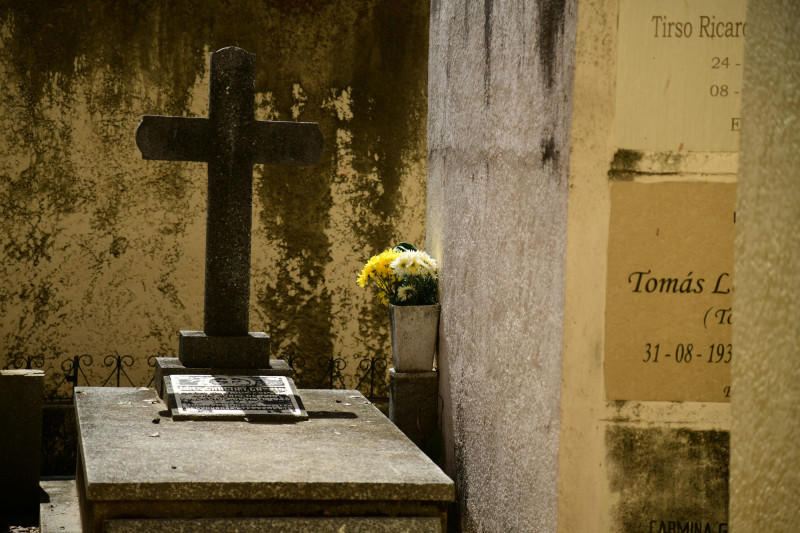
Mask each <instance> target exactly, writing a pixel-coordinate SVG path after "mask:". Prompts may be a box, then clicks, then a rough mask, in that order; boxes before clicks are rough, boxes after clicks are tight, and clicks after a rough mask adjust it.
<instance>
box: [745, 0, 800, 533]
mask: <svg viewBox="0 0 800 533" xmlns="http://www.w3.org/2000/svg"><path fill="white" fill-rule="evenodd" d="M747 23H748V24H749V25H750V33H749V34H748V37H747V42H746V44H745V71H744V86H743V93H742V94H743V96H742V121H743V124H744V126H743V129H742V139H741V152H742V165H741V169H740V172H739V198H738V201H739V205H738V213H739V215H740V220H741V222H740V223H738V224H737V230H738V232H737V236H736V264H735V270H736V277H737V281H736V292H735V293H734V305H735V307H736V313H737V315H736V321H735V322H734V328H733V335H734V342H735V343H736V350H737V359H736V364H735V365H734V366H733V389H734V395H733V399H732V400H731V402H732V411H733V423H732V428H731V531H734V532H736V533H744V532H747V531H794V530H796V529H797V524H798V523H800V505H798V502H800V469H798V465H800V449H799V448H798V446H797V442H798V440H799V439H800V358H798V355H797V344H798V341H800V327H798V321H797V319H798V316H800V303H799V302H798V297H797V294H798V291H797V281H798V279H800V234H798V231H797V227H798V225H800V174H798V168H800V48H798V46H797V43H798V41H800V6H798V4H797V3H796V2H780V1H772V2H749V3H748V11H747Z"/></svg>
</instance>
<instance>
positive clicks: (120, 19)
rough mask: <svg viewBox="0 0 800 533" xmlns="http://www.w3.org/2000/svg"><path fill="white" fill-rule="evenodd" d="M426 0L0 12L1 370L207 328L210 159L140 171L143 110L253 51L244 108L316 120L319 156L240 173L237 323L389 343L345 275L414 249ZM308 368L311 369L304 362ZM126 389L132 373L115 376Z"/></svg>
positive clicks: (70, 5) (335, 342) (277, 336)
mask: <svg viewBox="0 0 800 533" xmlns="http://www.w3.org/2000/svg"><path fill="white" fill-rule="evenodd" d="M427 31H428V2H427V1H423V0H419V1H413V2H402V3H400V2H382V1H378V0H375V1H366V2H350V1H348V0H336V1H334V0H331V1H322V0H318V1H308V2H306V1H297V0H282V1H278V0H275V1H271V2H262V1H257V0H236V1H233V2H223V3H220V2H211V1H209V2H189V1H188V0H179V1H173V0H149V1H144V2H105V1H102V0H73V1H70V2H56V3H53V2H45V1H30V2H2V3H0V79H2V81H3V90H2V91H1V92H0V250H2V251H1V252H0V253H2V264H1V265H0V332H2V333H0V366H5V365H6V364H8V362H9V361H10V358H11V357H15V356H17V355H19V356H23V357H27V356H36V355H44V356H45V358H46V364H45V369H47V370H48V384H49V386H51V387H52V386H53V385H54V384H55V381H57V380H59V379H60V377H61V376H59V375H57V373H58V372H60V371H61V369H60V368H59V367H58V364H59V362H60V361H62V360H64V359H65V358H66V357H68V356H73V355H77V354H81V353H89V354H93V355H94V356H95V361H94V364H93V366H92V367H91V369H90V370H89V377H90V379H91V380H92V382H93V383H98V380H100V381H102V379H103V378H104V376H105V375H107V374H108V369H106V368H104V367H102V363H103V361H102V358H99V359H100V360H98V357H97V356H98V355H105V354H119V355H124V354H130V355H132V356H134V360H135V363H134V364H133V366H132V367H131V368H127V367H126V371H127V372H128V373H129V374H131V377H132V379H133V381H134V382H136V384H137V385H138V384H140V383H144V382H146V381H147V379H149V376H148V375H149V374H150V373H151V370H150V369H149V368H148V367H147V366H146V357H147V356H148V355H154V354H159V355H170V354H173V353H174V352H175V351H176V349H177V345H176V343H177V332H178V330H179V329H200V328H201V327H202V305H203V303H202V302H203V300H202V294H203V254H204V231H205V191H206V165H205V164H202V163H171V162H145V161H142V160H141V156H140V154H139V152H138V150H137V149H136V146H135V144H134V131H135V128H136V126H137V124H138V122H139V120H140V117H141V115H142V114H169V115H188V116H207V113H208V97H207V92H208V59H209V58H208V55H209V52H211V51H213V50H216V49H218V48H222V47H224V46H229V45H237V46H240V47H242V48H245V49H246V50H248V51H251V52H254V53H256V54H257V67H256V69H257V72H256V91H257V102H256V108H257V111H256V113H257V118H259V119H280V120H303V121H319V122H320V123H321V127H322V131H323V134H324V136H325V139H326V148H325V152H324V154H323V157H322V162H321V163H320V164H319V165H318V166H317V167H316V168H313V169H305V168H300V169H298V168H291V169H285V168H275V167H272V168H269V167H266V168H265V167H261V166H258V167H256V169H255V173H254V192H255V198H256V200H255V206H254V233H253V259H252V266H253V276H252V289H251V313H250V316H251V319H250V320H251V329H253V330H266V331H267V332H268V333H270V335H271V336H272V339H273V353H274V354H275V355H277V356H299V357H302V358H304V359H305V361H306V366H307V367H308V368H312V369H313V368H316V369H318V370H317V371H316V374H319V372H321V370H319V367H318V366H317V359H318V357H324V356H328V357H329V356H335V357H341V358H343V359H344V360H345V361H346V364H347V368H346V369H345V370H344V372H345V374H349V376H350V378H348V379H347V383H346V384H347V385H348V386H351V387H352V386H355V379H356V378H355V374H356V372H357V365H358V361H357V360H358V359H360V358H361V357H365V356H372V355H383V356H388V349H389V348H388V346H389V344H388V320H387V318H386V311H385V309H384V308H382V307H381V306H378V305H377V304H375V303H373V301H372V300H371V295H370V294H369V293H368V292H367V291H365V290H362V289H359V288H358V287H357V286H356V284H355V278H356V273H357V271H358V270H359V269H360V267H361V265H362V264H363V262H364V261H365V260H366V259H368V258H369V256H370V254H372V253H375V252H378V251H380V250H382V249H384V248H385V247H386V246H389V245H390V244H392V243H394V242H395V241H397V240H398V239H401V238H402V240H405V241H409V242H420V241H421V240H422V239H423V236H424V217H425V169H426V159H425V156H426V151H425V146H426V144H425V139H426V131H425V124H426V122H425V120H426V89H427V72H426V59H427ZM311 373H314V372H311ZM122 383H123V384H127V382H126V381H125V379H124V378H123V381H122Z"/></svg>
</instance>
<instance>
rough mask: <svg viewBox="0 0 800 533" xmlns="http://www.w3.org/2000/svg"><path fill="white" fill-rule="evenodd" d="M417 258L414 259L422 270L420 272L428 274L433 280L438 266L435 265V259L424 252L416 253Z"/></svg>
mask: <svg viewBox="0 0 800 533" xmlns="http://www.w3.org/2000/svg"><path fill="white" fill-rule="evenodd" d="M418 253H419V256H418V257H417V258H416V261H417V263H418V264H419V266H420V267H421V268H422V270H423V271H424V272H425V273H426V274H428V275H429V276H430V277H432V278H435V277H436V272H437V270H439V265H438V264H437V263H436V259H434V258H433V257H431V256H429V255H428V254H427V253H425V252H418Z"/></svg>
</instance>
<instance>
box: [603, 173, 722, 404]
mask: <svg viewBox="0 0 800 533" xmlns="http://www.w3.org/2000/svg"><path fill="white" fill-rule="evenodd" d="M735 202H736V184H735V183H705V182H693V183H676V182H669V183H635V182H613V183H612V184H611V206H612V207H611V220H610V227H609V246H608V288H607V295H606V317H605V318H606V346H605V383H606V396H607V398H608V399H609V400H664V401H720V402H724V401H729V398H730V381H731V378H730V375H731V374H730V367H731V361H732V359H733V346H732V343H731V323H732V312H733V311H732V304H733V277H732V276H733V233H734V223H735V222H734V216H735V215H734V208H735Z"/></svg>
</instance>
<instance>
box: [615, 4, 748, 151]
mask: <svg viewBox="0 0 800 533" xmlns="http://www.w3.org/2000/svg"><path fill="white" fill-rule="evenodd" d="M745 13H746V2H745V0H692V1H690V2H675V1H673V0H655V1H649V2H641V1H639V0H620V2H619V33H618V39H619V40H618V46H617V50H618V56H617V111H616V132H615V138H616V145H617V147H619V148H627V149H632V150H657V151H663V150H668V151H678V150H688V151H708V152H714V151H734V152H735V151H737V150H738V147H739V129H740V127H741V119H740V114H739V109H740V102H741V85H742V59H743V53H744V39H745V36H746V34H747V22H746V21H745Z"/></svg>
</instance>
